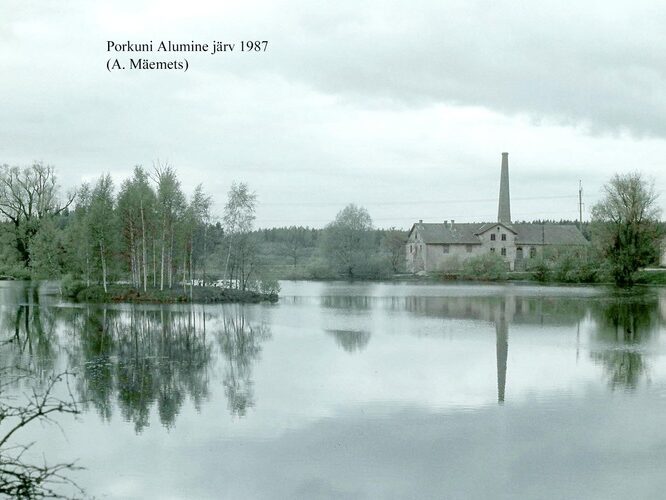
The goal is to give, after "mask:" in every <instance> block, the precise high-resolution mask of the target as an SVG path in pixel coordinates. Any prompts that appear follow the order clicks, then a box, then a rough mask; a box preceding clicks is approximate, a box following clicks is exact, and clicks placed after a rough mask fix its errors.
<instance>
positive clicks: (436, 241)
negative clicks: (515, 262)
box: [408, 222, 589, 245]
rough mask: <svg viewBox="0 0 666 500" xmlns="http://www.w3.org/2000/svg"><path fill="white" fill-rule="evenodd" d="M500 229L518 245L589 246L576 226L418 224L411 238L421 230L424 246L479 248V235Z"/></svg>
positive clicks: (488, 223)
mask: <svg viewBox="0 0 666 500" xmlns="http://www.w3.org/2000/svg"><path fill="white" fill-rule="evenodd" d="M498 224H499V225H501V226H502V227H504V228H506V229H507V230H509V231H511V232H513V233H514V234H515V235H516V243H515V244H516V245H587V244H589V242H588V241H587V240H586V239H585V237H584V236H583V234H582V233H581V232H580V231H579V230H578V228H577V227H576V226H574V225H562V224H529V223H523V224H511V225H506V224H502V223H499V222H481V223H478V222H474V223H458V222H456V223H454V224H443V223H439V224H437V223H425V222H421V223H417V224H414V225H413V226H412V228H411V230H410V231H409V234H408V237H409V236H411V235H412V233H413V232H414V230H418V231H419V234H420V235H421V239H422V240H423V242H424V243H426V244H430V245H455V244H459V245H480V244H481V239H480V238H479V236H478V235H479V234H482V233H484V232H485V231H487V230H488V229H490V228H492V227H495V226H496V225H498Z"/></svg>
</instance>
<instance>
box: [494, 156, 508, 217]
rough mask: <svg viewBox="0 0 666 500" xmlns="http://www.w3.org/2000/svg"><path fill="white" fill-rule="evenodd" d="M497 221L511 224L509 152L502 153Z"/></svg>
mask: <svg viewBox="0 0 666 500" xmlns="http://www.w3.org/2000/svg"><path fill="white" fill-rule="evenodd" d="M497 222H501V223H502V224H511V200H510V198H509V153H502V174H501V177H500V192H499V210H498V211H497Z"/></svg>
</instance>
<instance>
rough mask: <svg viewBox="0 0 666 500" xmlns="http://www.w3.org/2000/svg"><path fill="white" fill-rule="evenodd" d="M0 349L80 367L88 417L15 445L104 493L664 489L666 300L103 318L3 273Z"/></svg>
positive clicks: (502, 292)
mask: <svg viewBox="0 0 666 500" xmlns="http://www.w3.org/2000/svg"><path fill="white" fill-rule="evenodd" d="M0 339H2V341H3V342H2V346H1V347H0V363H1V364H2V366H4V367H24V368H29V369H31V370H32V371H33V372H34V373H36V374H37V375H36V376H37V382H33V383H36V384H38V385H39V380H42V381H43V380H46V378H47V377H48V375H49V374H50V373H54V372H56V373H57V372H60V371H64V370H69V371H71V372H74V373H75V374H76V375H75V376H74V377H73V378H72V379H71V381H70V382H71V388H72V391H73V393H74V396H75V397H76V398H77V399H78V400H80V401H83V403H82V410H83V411H82V413H81V415H80V416H79V417H78V418H74V417H72V416H69V415H63V416H60V417H59V418H58V422H59V423H60V425H61V427H62V429H59V428H58V427H57V426H48V425H47V426H40V425H37V426H34V427H33V428H32V429H30V431H29V432H28V433H27V434H24V435H23V436H22V437H23V439H24V440H25V441H26V442H27V441H35V442H36V444H35V445H34V449H33V451H34V452H38V453H39V456H40V457H41V456H42V454H43V455H44V456H45V457H46V459H47V461H50V462H57V461H65V460H73V459H78V463H79V464H80V465H82V466H83V467H85V468H86V470H84V471H80V472H76V473H73V474H72V475H71V476H72V477H73V478H74V479H76V480H77V482H78V483H79V484H80V485H81V486H83V487H85V488H86V490H87V492H88V493H90V494H93V495H95V496H97V497H99V498H123V499H125V498H160V499H166V498H188V499H189V498H232V499H255V498H256V499H268V498H279V499H282V498H285V499H286V498H303V499H318V498H354V499H355V498H362V499H376V498H396V499H397V498H400V499H402V498H413V499H426V498H484V499H485V498H517V497H519V498H521V497H522V498H599V499H608V498H628V497H631V498H663V497H664V494H665V493H664V492H666V289H643V290H642V291H641V292H640V293H634V294H619V293H617V292H614V291H613V290H612V289H609V288H601V287H541V286H527V285H512V284H507V285H473V284H455V285H425V284H382V283H372V284H368V283H362V284H359V283H356V284H349V283H343V282H332V283H311V282H283V283H282V292H281V298H280V301H279V303H278V304H259V305H205V306H204V305H194V306H187V305H176V306H153V305H112V306H105V307H102V306H86V305H77V304H68V303H65V302H62V301H61V300H60V299H59V298H57V296H55V295H51V294H49V287H48V286H42V287H41V290H38V289H36V288H34V286H31V285H25V284H21V283H7V282H5V283H0ZM10 340H11V341H10ZM22 384H23V385H22ZM26 389H27V387H25V383H21V384H16V385H15V386H13V388H12V391H13V392H14V393H19V392H21V391H24V390H26ZM60 390H64V388H60ZM62 394H64V393H62ZM6 395H7V394H5V396H6ZM19 440H20V439H19Z"/></svg>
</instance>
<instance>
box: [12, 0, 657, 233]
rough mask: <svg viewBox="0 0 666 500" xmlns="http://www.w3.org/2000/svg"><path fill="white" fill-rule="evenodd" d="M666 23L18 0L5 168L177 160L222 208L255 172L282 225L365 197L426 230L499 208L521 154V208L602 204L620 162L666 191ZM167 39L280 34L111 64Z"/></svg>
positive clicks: (556, 14) (272, 221) (645, 7)
mask: <svg viewBox="0 0 666 500" xmlns="http://www.w3.org/2000/svg"><path fill="white" fill-rule="evenodd" d="M663 26H666V4H664V3H663V2H660V1H646V0H643V1H636V2H632V3H628V2H593V1H588V2H571V3H568V2H561V1H560V2H555V1H541V2H538V4H537V3H534V2H515V1H510V2H509V1H492V2H491V1H469V0H467V1H445V2H442V1H426V0H417V1H410V2H406V1H400V2H399V1H374V0H370V1H360V2H359V1H354V2H352V1H342V2H335V3H331V2H323V1H322V2H313V1H305V0H302V1H301V0H283V1H272V2H268V1H264V2H261V1H249V2H243V3H242V5H239V3H238V2H204V1H200V0H193V1H189V2H186V3H182V2H175V1H171V2H169V1H168V2H164V1H161V2H156V1H143V2H141V1H137V2H129V1H126V2H123V1H120V2H94V3H93V2H84V1H68V2H66V3H64V2H49V1H45V2H29V1H25V0H22V1H18V0H9V1H7V0H5V1H3V3H2V4H0V44H1V45H0V68H2V74H3V77H2V78H1V79H0V93H1V95H2V99H1V100H0V163H9V164H29V163H30V162H32V161H33V160H43V161H45V162H47V163H51V164H53V165H55V166H56V168H57V169H58V172H59V174H60V177H61V182H62V184H63V185H64V186H74V185H76V184H78V183H80V182H81V181H82V180H92V179H94V178H95V177H96V176H98V175H99V174H101V173H103V172H106V171H111V172H112V173H113V175H114V178H115V179H117V180H120V179H122V178H123V177H124V176H126V175H127V174H128V173H129V172H130V171H131V168H132V167H133V165H135V164H143V165H144V166H148V167H150V166H151V165H152V162H153V161H155V160H157V159H160V160H162V161H169V162H171V163H172V164H174V165H175V166H176V167H177V168H178V170H179V171H180V172H181V175H182V177H183V183H184V188H185V189H186V190H187V191H191V190H192V189H193V188H194V186H195V185H196V184H197V183H200V182H201V183H204V185H205V187H206V189H207V190H208V191H209V192H210V193H211V194H213V196H214V197H215V198H216V200H217V206H218V208H220V207H221V206H222V205H223V204H224V196H225V194H226V191H227V189H228V188H229V185H230V183H231V181H232V180H245V181H247V182H248V183H249V184H250V185H251V187H252V188H253V189H254V190H255V191H256V192H257V194H258V197H259V203H260V205H259V211H258V215H259V217H258V221H257V222H258V224H259V225H260V226H274V225H290V224H304V225H314V226H322V225H324V224H325V223H326V222H327V221H329V220H331V219H332V218H333V217H334V216H335V213H336V212H337V211H339V210H340V209H341V208H342V207H343V206H344V205H345V204H347V203H349V202H355V203H358V204H361V205H364V206H366V207H367V208H368V209H369V210H370V213H371V215H372V216H373V218H374V220H375V223H376V224H377V225H378V226H389V225H397V226H401V227H407V226H408V225H409V224H410V223H411V222H413V221H415V220H417V219H424V220H430V221H439V220H444V219H452V218H453V219H456V220H460V221H465V220H491V219H494V218H495V217H496V198H497V192H498V184H499V164H500V153H501V152H502V151H509V153H510V156H509V158H510V170H511V194H512V197H513V204H512V213H513V215H514V218H515V219H533V218H556V219H559V218H570V219H574V218H576V217H577V188H578V180H579V179H580V180H582V181H583V185H584V193H585V196H584V198H585V203H586V207H587V208H589V207H591V205H592V204H593V203H594V202H595V201H596V200H597V199H598V197H599V193H600V191H601V186H602V185H603V183H604V182H605V181H606V180H607V179H608V178H609V177H610V176H611V175H612V174H613V173H615V172H626V171H630V170H634V169H640V170H641V171H643V172H644V173H645V174H647V175H651V176H653V177H654V178H655V181H656V186H657V189H658V190H659V191H660V192H661V191H663V190H664V189H665V188H666V177H665V176H664V174H662V168H661V167H662V166H663V165H664V159H665V158H666V142H665V138H666V120H665V119H664V117H665V116H666V91H664V89H666V64H665V63H666V61H665V60H664V55H663V54H665V53H666V31H664V30H663ZM167 39H168V40H173V41H176V42H188V41H191V40H195V41H200V42H210V41H212V40H224V41H236V42H237V41H239V40H242V39H260V40H269V49H268V51H267V52H266V53H263V54H243V53H237V52H234V53H232V54H224V55H220V56H211V55H208V54H200V55H192V54H190V55H188V60H189V62H190V65H191V69H190V71H188V72H187V73H180V72H159V71H150V72H140V71H127V72H118V73H108V72H107V71H106V68H105V63H106V60H107V58H108V57H109V54H107V52H106V41H107V40H116V41H120V42H122V41H127V40H131V41H133V42H145V41H150V40H153V41H156V40H167ZM121 56H122V57H126V55H122V54H121ZM146 57H149V58H152V59H171V58H172V57H171V56H168V55H166V56H161V55H158V54H152V55H146ZM661 201H662V205H664V206H665V207H666V200H664V199H662V200H661ZM586 213H587V209H586Z"/></svg>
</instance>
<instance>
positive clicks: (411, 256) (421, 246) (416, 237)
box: [405, 229, 426, 273]
mask: <svg viewBox="0 0 666 500" xmlns="http://www.w3.org/2000/svg"><path fill="white" fill-rule="evenodd" d="M425 249H426V244H425V243H423V240H422V239H421V235H420V234H419V231H418V229H415V230H414V232H412V234H411V235H410V236H409V239H408V240H407V244H406V248H405V256H406V259H407V266H406V269H407V272H410V273H418V272H421V271H425V258H424V257H425Z"/></svg>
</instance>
